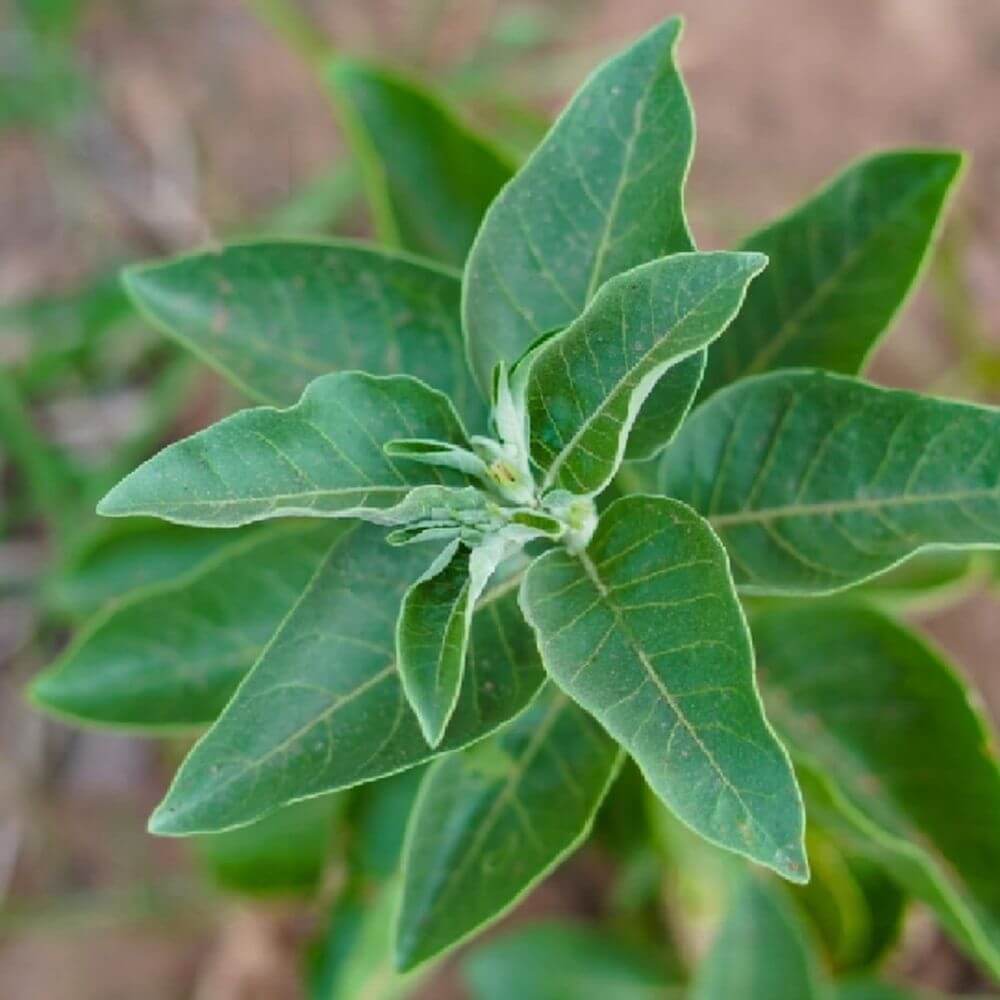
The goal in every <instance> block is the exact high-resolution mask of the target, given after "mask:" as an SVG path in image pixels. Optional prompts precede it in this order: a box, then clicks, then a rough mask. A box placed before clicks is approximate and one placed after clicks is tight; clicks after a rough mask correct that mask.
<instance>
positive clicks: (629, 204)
mask: <svg viewBox="0 0 1000 1000" xmlns="http://www.w3.org/2000/svg"><path fill="white" fill-rule="evenodd" d="M679 34H680V22H679V21H678V20H677V19H673V20H670V21H667V22H665V23H664V24H662V25H660V26H659V27H657V28H654V29H653V30H652V31H651V32H649V33H648V34H647V35H645V37H643V38H641V39H640V40H639V41H638V42H636V44H635V45H633V46H632V47H631V48H630V49H628V50H627V51H626V52H624V53H623V54H621V55H619V56H617V57H616V58H614V59H612V60H611V61H610V62H608V63H606V64H605V65H604V66H602V67H601V68H600V69H598V70H597V72H596V73H594V74H593V75H592V76H591V77H590V78H589V79H588V80H587V81H586V83H584V85H583V86H582V87H581V89H580V90H579V91H578V92H577V94H576V96H575V97H574V98H573V100H572V102H571V103H570V105H569V106H568V107H567V108H566V109H565V111H563V113H562V114H561V115H560V117H559V119H558V120H557V121H556V123H555V125H553V127H552V129H551V131H550V132H549V134H548V135H547V136H546V137H545V139H544V140H543V141H542V143H541V145H540V146H539V147H538V149H537V150H535V152H534V153H533V154H532V156H531V157H530V158H529V159H528V161H527V163H525V165H524V166H523V167H522V168H521V170H519V171H518V173H517V175H516V176H515V177H514V179H513V180H512V181H511V182H510V184H508V185H507V186H506V187H505V188H504V189H503V191H502V192H501V193H500V196H499V197H498V198H497V199H496V201H494V202H493V204H492V205H491V206H490V209H489V211H488V212H487V213H486V218H485V219H484V220H483V226H482V228H481V229H480V231H479V234H478V236H477V237H476V241H475V243H474V244H473V246H472V250H471V251H470V254H469V260H468V264H467V267H466V276H465V286H464V292H463V297H464V302H463V321H464V326H465V335H466V340H467V343H468V350H469V357H470V360H471V362H472V367H473V370H474V371H475V373H476V377H477V378H478V379H479V384H480V385H482V386H483V387H484V388H485V387H486V386H488V385H489V384H490V377H491V375H492V372H493V367H494V365H495V364H496V362H498V361H507V362H513V361H514V360H515V359H516V358H518V357H519V356H520V355H521V354H522V353H523V352H524V350H525V349H526V348H527V347H528V346H529V345H530V344H531V342H532V341H534V340H535V339H536V338H537V337H538V336H539V335H540V334H543V333H546V332H548V331H549V330H555V329H559V328H562V327H565V326H567V325H568V324H569V323H571V322H572V321H573V320H574V319H576V317H577V316H579V315H580V313H581V312H583V309H584V307H585V306H586V305H587V303H588V302H589V301H590V299H591V298H592V297H593V296H594V294H595V293H596V292H597V290H598V288H600V287H601V285H602V284H604V282H605V281H607V280H608V278H611V277H613V276H614V275H616V274H620V273H621V272H622V271H627V270H629V269H630V268H633V267H635V266H637V265H638V264H644V263H646V262H647V261H650V260H655V259H657V258H658V257H663V256H665V255H666V254H669V253H675V252H677V251H683V250H690V249H691V248H692V242H691V237H690V235H689V233H688V230H687V223H686V222H685V219H684V211H683V206H682V194H683V184H684V179H685V177H686V175H687V170H688V164H689V162H690V159H691V150H692V141H693V129H694V125H693V122H692V117H691V108H690V106H689V104H688V99H687V94H686V93H685V90H684V84H683V82H682V81H681V77H680V74H679V72H678V70H677V67H676V65H675V63H674V47H675V45H676V43H677V38H678V35H679ZM692 364H693V362H692Z"/></svg>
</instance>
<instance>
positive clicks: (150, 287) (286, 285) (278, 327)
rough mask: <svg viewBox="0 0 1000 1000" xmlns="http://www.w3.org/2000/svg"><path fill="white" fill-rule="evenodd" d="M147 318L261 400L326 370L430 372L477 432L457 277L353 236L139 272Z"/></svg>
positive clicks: (132, 286) (137, 293)
mask: <svg viewBox="0 0 1000 1000" xmlns="http://www.w3.org/2000/svg"><path fill="white" fill-rule="evenodd" d="M124 282H125V286H126V288H127V289H128V291H129V293H130V294H131V296H132V298H133V300H134V301H135V303H136V305H137V306H138V307H139V309H140V310H141V311H142V312H143V313H144V315H145V316H146V317H147V318H148V319H149V320H150V322H152V323H154V324H155V325H156V326H158V327H160V328H161V329H162V330H164V331H165V332H166V333H168V334H169V335H170V336H172V337H174V338H175V339H176V340H178V341H179V342H180V343H181V344H183V345H184V346H185V347H187V348H189V349H190V350H192V351H194V353H195V354H197V355H199V356H200V357H201V358H203V359H204V360H205V361H207V362H208V363H209V364H211V365H213V366H214V367H215V368H217V369H219V370H220V371H221V372H222V374H223V375H225V376H226V377H227V378H229V379H230V380H232V381H233V382H235V383H236V384H237V385H238V386H240V388H242V389H243V390H244V391H246V392H247V393H248V394H249V395H250V396H252V397H253V398H254V399H257V400H259V401H260V402H263V403H272V404H275V405H278V406H284V405H288V404H290V403H294V402H295V400H297V399H298V398H299V395H300V394H301V393H302V390H303V389H304V388H305V387H306V386H307V385H308V384H309V382H311V381H312V380H313V379H314V378H316V377H317V376H318V375H325V374H327V373H328V372H332V371H337V370H341V369H358V370H360V371H367V372H371V373H372V374H374V375H395V374H399V373H404V374H408V375H415V376H416V377H418V378H420V379H423V380H424V381H425V382H426V383H427V384H428V385H431V386H433V387H434V388H436V389H440V390H441V391H442V392H444V393H446V394H447V395H448V396H450V397H451V399H452V400H453V401H454V403H455V406H456V408H457V409H458V412H459V413H460V414H461V415H462V416H463V418H465V420H466V421H468V424H469V426H470V428H477V429H478V428H480V427H482V426H485V416H484V413H485V411H484V404H483V402H482V399H481V397H480V396H479V393H478V390H477V389H476V388H475V386H474V385H473V382H472V379H471V377H470V376H469V374H468V371H467V369H466V366H465V361H464V359H463V357H462V346H461V345H462V336H461V332H460V329H459V297H460V294H461V288H460V281H459V278H458V275H456V274H455V273H454V272H453V271H450V270H447V269H444V268H439V267H438V266H436V265H434V264H431V263H429V262H428V261H423V260H420V259H418V258H415V257H408V256H406V255H403V254H394V253H388V252H386V251H383V250H378V249H375V248H372V247H366V246H363V245H360V244H355V243H345V242H343V241H339V242H332V241H330V242H320V241H315V242H313V241H310V242H305V241H299V242H292V241H278V240H272V241H262V242H255V243H234V244H230V245H229V246H226V247H223V248H222V249H221V250H219V251H211V252H205V253H197V254H192V255H189V256H185V257H178V258H176V259H174V260H170V261H166V262H161V263H154V264H146V265H142V266H140V267H133V268H130V269H129V270H128V271H126V272H125V275H124Z"/></svg>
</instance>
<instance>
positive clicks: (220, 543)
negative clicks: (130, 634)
mask: <svg viewBox="0 0 1000 1000" xmlns="http://www.w3.org/2000/svg"><path fill="white" fill-rule="evenodd" d="M250 530H251V529H248V532H249V531H250ZM235 541H237V537H236V536H234V535H233V533H232V532H226V531H204V530H202V529H200V528H183V527H179V526H177V525H174V524H165V523H164V522H163V521H156V520H149V521H147V520H144V519H140V518H133V519H130V520H127V521H112V522H106V524H105V526H104V527H103V530H101V531H99V532H97V533H95V534H94V535H92V536H91V537H90V538H88V539H87V540H86V542H85V543H84V545H82V546H81V547H80V548H78V549H77V550H76V551H75V552H73V553H72V555H71V556H70V557H69V559H68V560H67V562H66V565H65V566H64V567H63V568H62V569H60V570H59V571H57V572H56V574H55V575H54V576H53V578H52V579H51V580H50V581H49V583H48V584H47V586H46V589H45V596H46V601H47V603H48V604H49V605H51V606H52V607H54V608H56V609H58V610H59V611H63V612H66V613H68V614H72V615H78V616H82V615H89V614H93V613H94V612H95V611H100V610H101V609H102V608H103V607H105V606H106V605H108V604H110V603H111V602H112V601H116V600H120V599H121V598H124V597H127V596H130V595H131V593H132V592H133V591H135V590H138V589H140V588H143V589H144V588H146V587H149V586H152V585H154V584H155V585H162V584H166V583H169V582H171V581H172V580H177V579H179V578H181V577H186V576H188V575H189V574H190V573H193V572H194V571H195V570H196V569H197V568H198V567H199V566H203V565H204V564H205V563H206V562H207V561H208V560H210V559H211V558H212V557H213V556H214V555H215V554H216V553H217V552H218V551H219V550H220V549H223V548H228V547H229V546H231V545H232V544H233V543H234V542H235Z"/></svg>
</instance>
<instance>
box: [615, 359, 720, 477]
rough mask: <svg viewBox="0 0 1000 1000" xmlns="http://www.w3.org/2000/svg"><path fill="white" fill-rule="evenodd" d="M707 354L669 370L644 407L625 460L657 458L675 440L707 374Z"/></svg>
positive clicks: (630, 432) (628, 444)
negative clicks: (703, 377) (675, 435)
mask: <svg viewBox="0 0 1000 1000" xmlns="http://www.w3.org/2000/svg"><path fill="white" fill-rule="evenodd" d="M705 360H706V352H705V351H699V352H698V353H697V354H695V355H692V356H691V357H690V358H688V359H687V360H686V361H682V362H680V364H677V365H674V366H673V368H670V369H668V370H667V371H666V372H665V373H664V374H663V376H661V378H660V380H659V381H658V382H657V383H656V385H654V386H653V391H652V392H651V393H650V394H649V395H648V396H647V397H646V401H645V402H644V403H643V404H642V407H641V409H640V410H639V413H638V416H636V418H635V423H634V424H632V429H631V430H630V431H629V434H628V441H627V442H626V444H625V456H624V457H625V460H626V461H628V462H641V461H644V460H648V459H651V458H655V457H656V456H657V455H658V454H659V453H660V452H661V451H663V449H664V448H666V446H667V445H668V444H670V441H671V440H672V438H673V436H674V434H676V433H677V429H678V428H679V427H680V426H681V424H682V423H683V422H684V418H685V417H686V416H687V415H688V411H689V410H690V409H691V404H692V403H693V402H694V400H695V397H696V396H697V394H698V387H699V386H700V385H701V380H702V376H703V375H704V374H705Z"/></svg>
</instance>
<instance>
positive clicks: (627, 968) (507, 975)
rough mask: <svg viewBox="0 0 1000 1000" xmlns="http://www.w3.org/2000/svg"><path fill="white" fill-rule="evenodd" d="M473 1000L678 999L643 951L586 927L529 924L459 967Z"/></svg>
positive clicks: (485, 947)
mask: <svg viewBox="0 0 1000 1000" xmlns="http://www.w3.org/2000/svg"><path fill="white" fill-rule="evenodd" d="M462 973H463V978H464V979H466V980H467V981H468V984H469V988H470V990H471V992H472V997H473V1000H512V998H516V1000H666V998H667V997H671V998H674V997H678V996H680V993H679V991H678V992H677V993H675V992H673V991H671V990H670V989H669V987H668V986H667V984H666V982H665V981H664V976H663V971H662V970H661V969H660V968H659V967H658V966H657V964H656V963H655V962H653V961H651V960H650V958H649V957H648V956H647V955H645V954H644V953H642V952H637V951H635V950H634V949H632V948H630V947H626V946H624V945H622V944H620V943H619V942H618V941H616V940H615V939H614V938H612V937H610V936H609V935H608V934H606V933H605V934H601V933H599V932H598V931H596V930H594V929H593V928H591V927H587V926H585V925H574V924H561V923H554V922H553V923H543V924H529V925H528V926H526V927H521V928H518V929H517V930H515V931H512V932H511V933H509V934H506V935H505V936H503V937H501V938H498V939H497V940H496V941H491V942H490V943H489V944H487V945H485V946H483V947H481V948H477V949H476V950H475V951H474V952H473V953H472V954H471V955H470V956H469V957H468V958H467V959H465V960H464V961H463V962H462Z"/></svg>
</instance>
